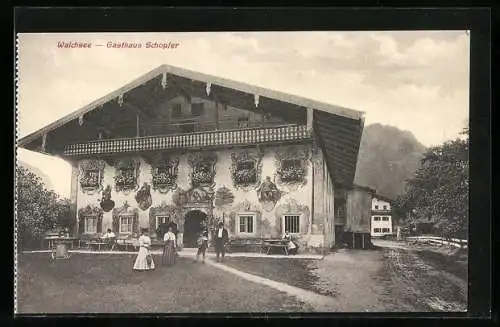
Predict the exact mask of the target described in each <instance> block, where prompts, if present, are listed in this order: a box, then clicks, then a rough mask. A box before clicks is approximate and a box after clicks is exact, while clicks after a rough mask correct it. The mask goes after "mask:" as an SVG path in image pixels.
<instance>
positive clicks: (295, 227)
mask: <svg viewBox="0 0 500 327" xmlns="http://www.w3.org/2000/svg"><path fill="white" fill-rule="evenodd" d="M299 218H300V216H298V215H286V216H285V217H284V225H285V226H284V227H285V228H284V230H283V231H284V232H286V231H288V232H289V233H299V224H300V219H299Z"/></svg>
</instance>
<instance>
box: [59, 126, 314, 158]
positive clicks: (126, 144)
mask: <svg viewBox="0 0 500 327" xmlns="http://www.w3.org/2000/svg"><path fill="white" fill-rule="evenodd" d="M310 138H311V131H310V130H308V129H307V126H305V125H287V126H275V127H262V128H249V129H238V130H225V131H208V132H200V133H189V134H178V135H163V136H146V137H137V138H126V139H110V140H96V141H90V142H86V143H77V144H69V145H66V146H65V148H64V155H67V156H79V155H88V154H108V153H122V152H138V151H154V150H167V149H178V148H205V147H217V146H235V145H251V144H260V143H276V142H279V143H282V142H291V141H298V140H307V139H310Z"/></svg>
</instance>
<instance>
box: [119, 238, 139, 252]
mask: <svg viewBox="0 0 500 327" xmlns="http://www.w3.org/2000/svg"><path fill="white" fill-rule="evenodd" d="M116 244H117V245H118V246H123V247H125V250H128V248H129V246H131V247H133V248H134V249H136V248H137V247H139V240H138V239H135V238H117V239H116Z"/></svg>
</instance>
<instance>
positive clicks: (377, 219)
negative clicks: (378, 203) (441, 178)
mask: <svg viewBox="0 0 500 327" xmlns="http://www.w3.org/2000/svg"><path fill="white" fill-rule="evenodd" d="M381 218H382V217H380V216H373V221H381Z"/></svg>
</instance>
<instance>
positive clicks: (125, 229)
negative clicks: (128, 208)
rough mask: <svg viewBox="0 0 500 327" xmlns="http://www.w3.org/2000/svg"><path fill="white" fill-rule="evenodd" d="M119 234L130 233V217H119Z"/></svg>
mask: <svg viewBox="0 0 500 327" xmlns="http://www.w3.org/2000/svg"><path fill="white" fill-rule="evenodd" d="M120 233H132V217H120Z"/></svg>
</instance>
